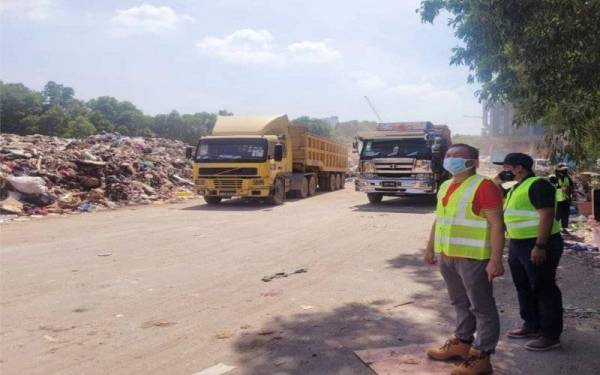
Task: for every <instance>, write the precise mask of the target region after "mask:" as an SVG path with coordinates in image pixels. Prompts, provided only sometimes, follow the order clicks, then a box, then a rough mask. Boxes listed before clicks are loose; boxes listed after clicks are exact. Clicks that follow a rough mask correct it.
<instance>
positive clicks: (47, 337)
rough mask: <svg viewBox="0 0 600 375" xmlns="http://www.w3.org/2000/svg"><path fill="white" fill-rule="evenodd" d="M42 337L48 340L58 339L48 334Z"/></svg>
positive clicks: (54, 340)
mask: <svg viewBox="0 0 600 375" xmlns="http://www.w3.org/2000/svg"><path fill="white" fill-rule="evenodd" d="M44 338H45V339H46V340H48V341H50V342H56V341H58V340H57V339H55V338H54V337H52V336H48V335H44Z"/></svg>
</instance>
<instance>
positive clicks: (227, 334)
mask: <svg viewBox="0 0 600 375" xmlns="http://www.w3.org/2000/svg"><path fill="white" fill-rule="evenodd" d="M214 337H215V338H216V339H217V340H226V339H229V338H231V337H233V333H230V332H221V333H217V334H216V335H215V336H214Z"/></svg>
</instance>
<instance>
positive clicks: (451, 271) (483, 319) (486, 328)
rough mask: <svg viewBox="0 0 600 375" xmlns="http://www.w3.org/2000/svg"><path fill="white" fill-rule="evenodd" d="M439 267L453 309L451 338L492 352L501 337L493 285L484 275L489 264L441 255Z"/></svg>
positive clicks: (484, 261) (482, 261) (483, 261)
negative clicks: (454, 317)
mask: <svg viewBox="0 0 600 375" xmlns="http://www.w3.org/2000/svg"><path fill="white" fill-rule="evenodd" d="M439 264H440V272H441V273H442V277H443V278H444V280H445V281H446V286H447V288H448V295H449V296H450V302H451V303H452V306H454V308H455V310H456V330H455V331H454V336H456V338H458V339H460V340H462V341H466V342H472V343H473V347H475V348H476V349H479V350H481V351H483V352H487V353H493V352H494V350H495V349H496V345H497V344H498V339H499V338H500V318H499V316H498V309H497V308H496V300H495V299H494V289H493V285H492V283H491V282H489V281H488V277H487V273H486V272H485V267H486V266H487V264H488V261H487V260H474V259H453V258H449V257H447V256H444V255H443V254H442V255H441V256H440V262H439ZM475 332H477V336H476V337H474V336H475Z"/></svg>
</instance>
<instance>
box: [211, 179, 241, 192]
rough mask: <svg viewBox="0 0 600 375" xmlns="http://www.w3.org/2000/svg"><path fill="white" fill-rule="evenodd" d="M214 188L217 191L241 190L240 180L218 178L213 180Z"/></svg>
mask: <svg viewBox="0 0 600 375" xmlns="http://www.w3.org/2000/svg"><path fill="white" fill-rule="evenodd" d="M214 182H215V188H216V189H218V190H232V191H233V190H236V189H241V188H242V180H241V179H237V178H236V179H233V178H227V179H225V178H220V179H216V180H214Z"/></svg>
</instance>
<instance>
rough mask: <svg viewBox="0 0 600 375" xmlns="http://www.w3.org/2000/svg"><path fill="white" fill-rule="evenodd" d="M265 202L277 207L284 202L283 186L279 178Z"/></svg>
mask: <svg viewBox="0 0 600 375" xmlns="http://www.w3.org/2000/svg"><path fill="white" fill-rule="evenodd" d="M267 202H269V204H272V205H274V206H278V205H280V204H283V202H285V184H284V183H283V180H282V179H281V178H278V179H276V180H275V186H273V191H272V192H271V195H269V197H268V198H267Z"/></svg>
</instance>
